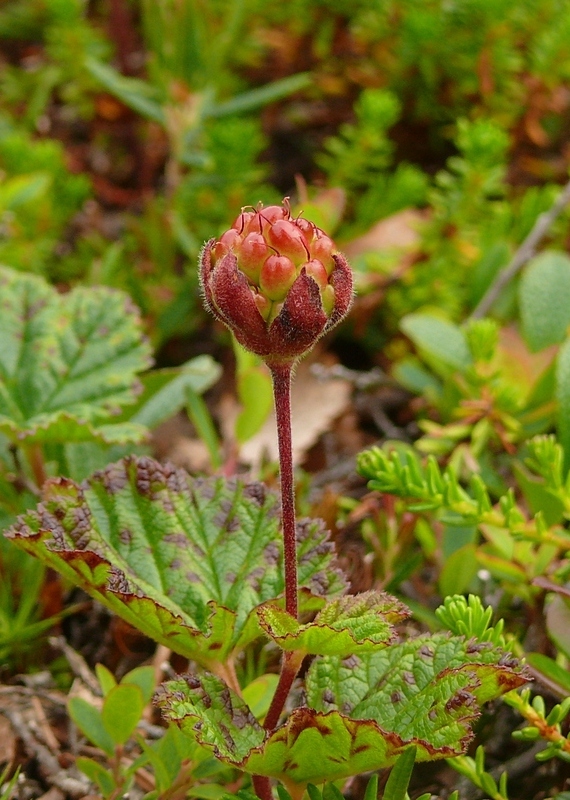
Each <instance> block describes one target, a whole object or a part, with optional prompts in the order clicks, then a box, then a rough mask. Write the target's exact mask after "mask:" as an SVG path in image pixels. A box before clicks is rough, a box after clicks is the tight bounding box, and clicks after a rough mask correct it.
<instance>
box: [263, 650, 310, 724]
mask: <svg viewBox="0 0 570 800" xmlns="http://www.w3.org/2000/svg"><path fill="white" fill-rule="evenodd" d="M302 663H303V657H302V656H301V657H300V658H299V653H297V652H295V651H292V652H288V653H283V661H282V662H281V674H280V675H279V683H278V684H277V688H276V689H275V694H274V695H273V699H272V701H271V705H270V706H269V711H268V712H267V716H266V717H265V722H264V723H263V727H264V728H265V729H266V730H268V731H272V730H274V729H275V728H276V727H277V724H278V722H279V717H280V716H281V712H282V711H283V709H284V707H285V702H286V700H287V697H288V696H289V692H290V690H291V686H292V685H293V681H294V680H295V677H296V675H297V673H298V672H299V669H300V667H301V664H302Z"/></svg>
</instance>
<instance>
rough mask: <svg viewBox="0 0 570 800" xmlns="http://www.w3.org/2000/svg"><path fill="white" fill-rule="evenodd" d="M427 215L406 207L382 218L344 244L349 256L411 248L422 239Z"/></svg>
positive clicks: (344, 250)
mask: <svg viewBox="0 0 570 800" xmlns="http://www.w3.org/2000/svg"><path fill="white" fill-rule="evenodd" d="M425 219H426V215H425V213H424V212H422V211H418V210H417V209H415V208H405V209H403V210H402V211H398V212H397V213H396V214H392V216H391V217H386V219H382V220H380V222H377V223H376V224H375V225H373V226H372V227H371V228H370V230H369V231H367V232H366V233H365V234H363V235H362V236H359V237H358V238H357V239H353V240H352V242H348V243H347V244H346V245H344V246H343V248H342V250H343V252H344V254H345V255H346V256H347V258H354V257H355V256H359V255H362V254H363V253H369V252H373V251H375V250H386V249H389V248H401V249H403V250H409V249H411V248H413V247H415V246H416V245H418V243H419V241H420V233H419V230H420V226H421V224H422V223H423V222H424V221H425Z"/></svg>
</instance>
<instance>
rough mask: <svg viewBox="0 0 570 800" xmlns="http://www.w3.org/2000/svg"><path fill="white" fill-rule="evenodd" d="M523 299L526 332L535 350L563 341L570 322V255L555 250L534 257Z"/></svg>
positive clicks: (526, 274)
mask: <svg viewBox="0 0 570 800" xmlns="http://www.w3.org/2000/svg"><path fill="white" fill-rule="evenodd" d="M519 303H520V313H521V323H522V332H523V336H524V338H525V340H526V342H527V343H528V345H529V347H530V348H531V350H534V351H536V350H542V349H543V348H545V347H548V346H549V345H552V344H559V343H560V342H562V340H563V339H564V338H565V336H566V333H567V329H568V326H569V325H570V258H569V257H568V256H567V255H566V253H558V252H555V251H553V250H550V251H546V252H544V253H540V255H538V256H536V257H535V258H533V259H531V260H530V261H529V263H528V265H527V267H526V269H525V271H524V272H523V275H522V278H521V281H520V288H519Z"/></svg>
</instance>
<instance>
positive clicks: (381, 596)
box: [257, 591, 409, 656]
mask: <svg viewBox="0 0 570 800" xmlns="http://www.w3.org/2000/svg"><path fill="white" fill-rule="evenodd" d="M257 616H258V618H259V622H260V624H261V626H262V628H263V629H264V630H265V631H266V633H267V634H268V636H270V637H271V638H272V639H273V640H274V641H275V643H276V644H278V645H279V647H280V648H281V649H282V650H298V651H303V652H304V653H305V654H309V653H310V654H312V655H338V656H348V655H350V654H352V653H360V652H366V651H369V650H374V649H377V648H378V647H382V646H386V645H389V644H391V643H392V642H393V641H394V640H395V639H396V631H395V629H394V625H395V624H397V623H398V622H401V621H402V620H403V619H405V618H406V617H407V616H409V611H408V609H407V608H406V607H405V606H404V605H403V604H402V603H400V601H399V600H397V599H396V598H395V597H391V596H390V595H389V594H386V593H385V592H374V591H370V592H364V593H363V594H359V595H345V596H344V597H339V598H337V599H335V600H332V601H330V602H329V603H327V604H326V605H325V606H324V607H323V608H322V609H321V610H320V611H319V612H318V614H317V615H316V617H315V619H314V620H313V622H309V623H307V624H301V623H299V622H298V621H297V620H296V619H295V618H294V617H292V616H291V615H290V614H288V613H287V612H286V611H284V610H283V609H281V608H279V607H277V606H274V605H272V604H270V603H267V604H265V605H262V606H260V607H259V608H258V609H257Z"/></svg>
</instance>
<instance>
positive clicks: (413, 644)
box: [307, 633, 527, 760]
mask: <svg viewBox="0 0 570 800" xmlns="http://www.w3.org/2000/svg"><path fill="white" fill-rule="evenodd" d="M526 679H527V676H526V674H525V673H524V670H523V668H522V667H521V666H520V664H519V663H518V662H517V661H516V659H513V658H512V657H511V656H510V655H509V654H506V653H505V652H504V651H503V650H501V649H499V648H496V647H494V646H493V645H492V644H491V643H489V642H476V641H475V640H473V639H471V640H467V641H466V640H465V639H464V637H458V636H448V635H446V634H443V633H436V634H433V635H431V636H419V637H417V638H415V639H411V640H408V641H406V642H402V643H400V644H396V645H391V646H390V647H386V648H384V649H382V650H377V651H374V652H372V653H364V654H362V655H360V656H351V657H349V658H348V659H344V660H343V659H341V658H338V657H336V656H325V657H321V658H317V659H315V661H314V662H313V664H312V665H311V667H310V669H309V672H308V675H307V700H308V702H309V703H310V705H311V706H313V707H314V708H316V709H317V710H322V711H329V710H330V709H331V708H338V709H339V710H342V711H343V713H346V714H350V715H351V716H354V717H356V718H358V719H361V718H371V719H374V720H376V721H377V722H378V723H379V724H380V725H381V726H383V727H385V728H386V729H387V730H393V731H395V732H397V733H398V734H399V735H400V736H402V737H403V739H405V740H406V741H408V742H409V743H413V744H417V745H418V748H419V750H418V759H419V760H422V755H421V752H420V750H421V748H422V744H421V740H424V745H425V742H429V743H430V745H431V746H434V747H436V748H439V747H441V748H446V747H448V746H451V747H457V745H458V743H459V742H461V741H462V740H463V739H464V737H465V736H467V738H470V734H469V731H468V722H469V721H470V720H471V721H472V720H473V719H475V717H476V716H477V715H478V709H477V706H478V705H480V704H482V703H485V702H487V701H488V700H490V699H492V698H493V697H498V696H499V695H501V694H503V693H504V692H505V691H509V690H510V689H511V688H515V687H517V686H520V685H522V684H523V683H524V682H525V681H526ZM426 709H427V710H428V712H429V713H426ZM457 710H461V713H460V714H459V715H457V714H456V713H455V712H456V711H457ZM416 740H418V741H416ZM428 749H429V748H428Z"/></svg>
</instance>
